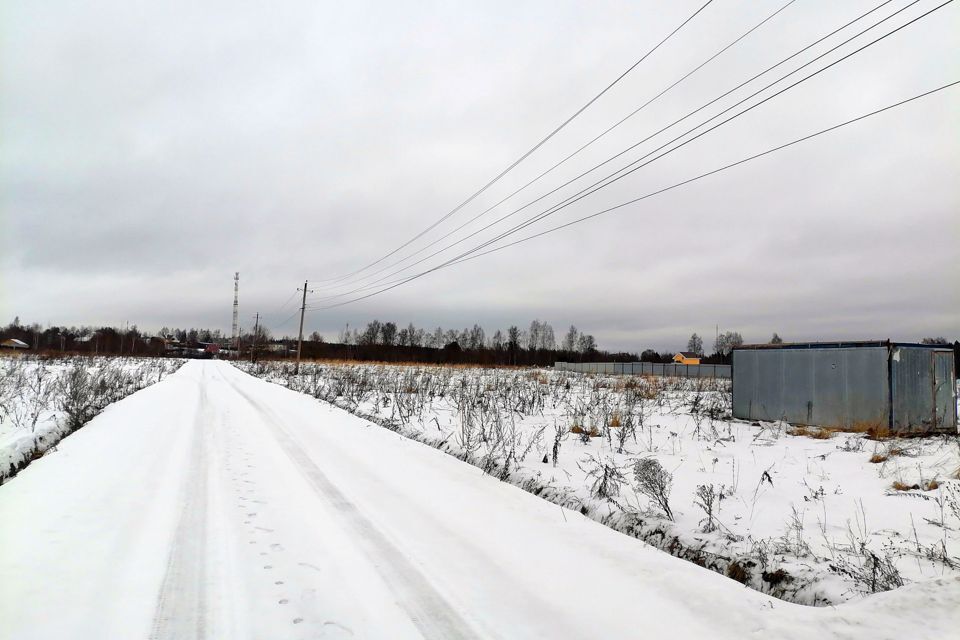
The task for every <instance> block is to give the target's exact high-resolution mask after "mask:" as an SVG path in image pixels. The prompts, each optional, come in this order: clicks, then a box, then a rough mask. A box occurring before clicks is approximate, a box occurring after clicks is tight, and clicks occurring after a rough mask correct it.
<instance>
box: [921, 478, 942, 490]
mask: <svg viewBox="0 0 960 640" xmlns="http://www.w3.org/2000/svg"><path fill="white" fill-rule="evenodd" d="M939 488H940V483H939V482H937V481H936V479H934V480H931V481H930V482H928V483H927V485H926V486H925V487H924V488H923V490H924V491H936V490H937V489H939Z"/></svg>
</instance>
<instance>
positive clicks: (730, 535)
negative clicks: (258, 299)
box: [240, 363, 960, 605]
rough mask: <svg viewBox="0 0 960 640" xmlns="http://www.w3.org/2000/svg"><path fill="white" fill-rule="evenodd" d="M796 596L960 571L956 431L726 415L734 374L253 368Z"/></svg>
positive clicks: (699, 560) (843, 593)
mask: <svg viewBox="0 0 960 640" xmlns="http://www.w3.org/2000/svg"><path fill="white" fill-rule="evenodd" d="M240 366H241V367H243V368H244V369H245V370H246V371H248V372H249V373H251V374H253V375H256V376H258V377H261V378H264V379H266V380H269V381H272V382H275V383H279V384H282V385H285V386H287V387H289V388H291V389H293V390H296V391H300V392H303V393H307V394H310V395H313V396H314V397H316V398H318V399H322V400H326V401H329V402H332V403H334V404H336V405H337V406H339V407H341V408H345V409H347V410H348V411H350V412H352V413H354V414H355V415H358V416H361V417H364V418H366V419H367V420H370V421H372V422H376V423H378V424H380V425H382V426H385V427H388V428H390V429H393V430H396V431H398V432H400V433H402V434H404V435H406V436H408V437H411V438H414V439H417V440H419V441H421V442H424V443H427V444H430V445H432V446H434V447H437V448H439V449H441V450H443V451H445V452H447V453H450V454H452V455H454V456H456V457H458V458H460V459H463V460H466V461H468V462H470V463H471V464H473V465H476V466H478V467H480V468H481V469H483V470H484V471H485V472H486V473H488V474H490V475H493V476H496V477H498V478H500V479H501V480H504V481H507V482H510V483H512V484H515V485H517V486H520V487H522V488H524V489H526V490H527V491H529V492H531V493H534V494H536V495H539V496H541V497H543V498H546V499H547V500H550V501H552V502H555V503H557V504H560V505H563V506H565V507H568V508H572V509H575V510H579V511H580V512H581V513H583V514H585V515H587V516H588V517H590V518H593V519H595V520H598V521H600V522H602V523H604V524H606V525H608V526H610V527H612V528H614V529H617V530H619V531H622V532H624V533H627V534H629V535H633V536H635V537H638V538H640V539H642V540H644V541H646V542H648V543H649V544H651V545H653V546H656V547H658V548H660V549H662V550H664V551H666V552H668V553H671V554H673V555H675V556H678V557H681V558H684V559H686V560H689V561H691V562H694V563H696V564H699V565H701V566H705V567H708V568H710V569H712V570H714V571H717V572H719V573H722V574H725V575H727V576H728V577H730V578H733V579H734V580H737V581H739V582H742V583H744V584H746V585H747V586H749V587H752V588H754V589H756V590H759V591H762V592H764V593H768V594H771V595H774V596H776V597H779V598H782V599H784V600H788V601H791V602H795V603H800V604H810V605H829V604H839V603H842V602H846V601H852V600H858V599H861V598H863V597H864V596H866V595H869V594H873V593H877V592H882V591H889V590H892V589H897V588H899V587H902V586H904V585H907V584H910V583H917V582H923V581H929V580H931V579H935V578H941V577H957V576H960V480H958V470H960V439H958V438H957V437H956V436H937V437H924V438H910V439H899V438H891V437H888V436H887V435H885V434H883V433H840V432H836V433H834V432H827V431H824V432H820V431H818V430H816V429H809V430H807V429H794V428H791V427H790V426H789V425H785V424H779V423H769V424H759V425H756V424H750V423H745V422H740V421H734V420H731V419H730V400H731V398H730V387H729V381H720V380H716V381H714V380H702V381H696V380H679V379H664V378H632V377H631V378H622V377H621V378H617V377H604V376H590V375H582V374H573V373H563V372H554V371H550V370H507V369H479V368H438V367H415V366H383V365H352V364H308V365H305V366H304V367H303V371H302V374H301V376H300V377H299V378H294V377H293V376H292V367H291V366H290V365H287V364H284V363H261V364H257V365H255V366H254V365H248V364H247V365H240Z"/></svg>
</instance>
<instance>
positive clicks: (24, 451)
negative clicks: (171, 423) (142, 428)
mask: <svg viewBox="0 0 960 640" xmlns="http://www.w3.org/2000/svg"><path fill="white" fill-rule="evenodd" d="M182 363H183V361H182V360H158V359H156V358H135V357H126V358H109V357H93V358H90V357H78V358H60V359H54V360H50V359H46V358H44V359H38V358H34V357H29V356H14V357H5V358H0V482H3V481H4V480H5V479H6V478H8V477H11V476H13V475H14V474H16V472H17V471H18V470H19V469H22V468H23V467H24V466H26V465H27V464H29V463H30V462H31V460H33V459H34V458H35V457H37V456H40V455H43V454H44V453H45V452H46V451H48V450H49V449H51V448H52V447H54V446H56V444H57V443H58V442H59V441H60V439H61V438H63V437H65V436H66V435H68V434H69V433H70V432H71V430H72V426H71V424H70V420H69V416H68V415H67V412H65V411H64V409H63V401H64V399H65V396H66V393H67V392H66V389H65V384H64V383H65V377H66V375H67V374H68V373H69V372H70V371H72V370H74V369H77V368H79V369H82V370H83V371H84V372H86V373H87V374H88V375H89V378H87V379H86V381H87V382H89V384H90V396H91V400H92V402H93V405H94V406H93V412H94V413H95V412H96V409H97V407H99V406H105V405H106V404H109V403H110V402H113V401H115V400H117V399H120V398H122V397H124V396H127V395H129V394H131V393H134V392H136V391H138V390H139V389H142V388H143V387H145V386H147V385H150V384H152V383H154V382H156V381H158V380H160V379H162V377H163V376H164V375H166V374H168V373H170V372H172V371H175V370H176V369H177V367H179V366H180V365H181V364H182ZM98 383H102V384H98Z"/></svg>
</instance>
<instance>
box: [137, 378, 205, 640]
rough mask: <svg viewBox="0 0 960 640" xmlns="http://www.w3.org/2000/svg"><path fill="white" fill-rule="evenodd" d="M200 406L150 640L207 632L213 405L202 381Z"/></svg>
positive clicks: (180, 639)
mask: <svg viewBox="0 0 960 640" xmlns="http://www.w3.org/2000/svg"><path fill="white" fill-rule="evenodd" d="M200 389H201V394H200V411H199V412H198V414H197V417H196V420H195V422H194V425H193V443H192V447H191V451H190V463H189V465H190V471H189V473H187V474H186V477H185V478H184V482H183V486H182V487H181V490H180V493H181V495H182V496H183V508H182V509H181V512H180V518H179V520H178V522H177V528H176V530H175V532H174V537H173V543H172V545H171V547H170V556H169V558H168V559H167V567H166V570H165V572H164V577H163V582H162V583H161V586H160V594H159V596H158V598H157V606H156V610H155V612H154V618H153V626H152V629H151V633H150V640H168V639H169V640H187V639H190V638H204V637H206V626H207V615H206V546H207V544H206V543H207V473H208V461H207V453H206V446H207V445H206V433H205V426H206V425H207V424H209V421H208V420H207V418H208V416H209V413H210V409H209V403H208V400H207V391H206V385H204V384H201V385H200Z"/></svg>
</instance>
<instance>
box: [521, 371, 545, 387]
mask: <svg viewBox="0 0 960 640" xmlns="http://www.w3.org/2000/svg"><path fill="white" fill-rule="evenodd" d="M527 377H528V378H530V379H531V380H533V381H534V382H539V383H540V384H550V378H548V377H547V374H545V373H544V372H542V371H532V372H530V373H529V374H527Z"/></svg>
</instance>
